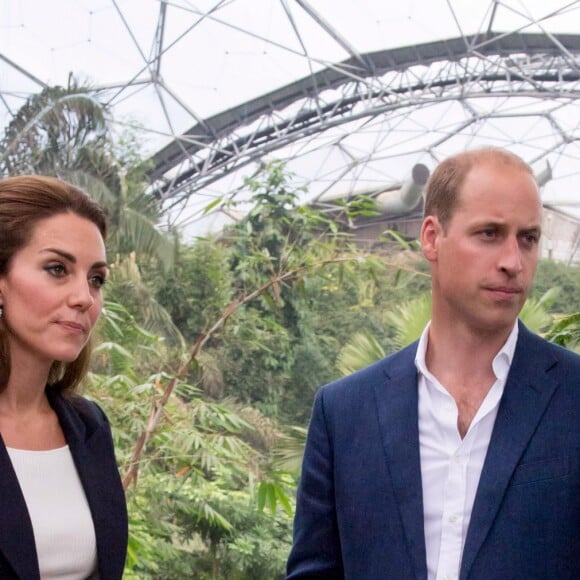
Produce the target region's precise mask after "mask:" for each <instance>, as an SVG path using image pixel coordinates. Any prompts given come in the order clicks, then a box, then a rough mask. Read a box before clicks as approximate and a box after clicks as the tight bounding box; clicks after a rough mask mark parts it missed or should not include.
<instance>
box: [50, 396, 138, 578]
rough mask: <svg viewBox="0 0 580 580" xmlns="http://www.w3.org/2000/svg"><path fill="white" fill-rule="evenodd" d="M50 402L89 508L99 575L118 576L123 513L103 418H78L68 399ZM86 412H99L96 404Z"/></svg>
mask: <svg viewBox="0 0 580 580" xmlns="http://www.w3.org/2000/svg"><path fill="white" fill-rule="evenodd" d="M51 404H52V405H53V408H54V409H55V411H56V413H57V415H58V418H59V421H60V423H61V426H62V428H63V431H64V433H65V436H66V439H67V442H68V444H69V448H70V450H71V454H72V456H73V460H74V462H75V466H76V468H77V471H78V474H79V477H80V479H81V482H82V485H83V488H84V491H85V495H86V497H87V501H88V504H89V508H90V510H91V515H92V518H93V525H94V527H95V535H96V539H97V551H98V560H99V574H100V578H101V579H102V580H109V579H112V578H121V574H122V570H123V565H124V562H125V547H126V541H127V538H126V534H127V516H126V503H125V496H124V493H123V491H122V487H121V483H120V480H119V473H118V470H117V466H116V464H115V459H114V451H113V446H112V441H111V435H110V431H109V429H108V427H107V424H106V423H105V422H104V418H103V419H102V420H101V418H99V420H100V423H97V421H94V422H92V421H91V420H90V414H89V416H88V417H84V420H83V419H81V417H80V415H79V413H78V411H77V410H76V409H75V407H74V403H72V402H71V401H66V400H63V399H62V398H61V397H54V398H52V401H51ZM85 404H88V403H86V402H85ZM90 412H91V413H99V411H98V410H97V409H96V407H95V408H91V411H90Z"/></svg>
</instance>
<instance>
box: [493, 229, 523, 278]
mask: <svg viewBox="0 0 580 580" xmlns="http://www.w3.org/2000/svg"><path fill="white" fill-rule="evenodd" d="M522 264H523V263H522V250H521V248H520V243H519V240H518V238H517V237H516V236H508V237H507V238H506V240H505V243H504V244H503V245H502V248H501V254H500V256H499V269H500V270H503V271H504V272H506V273H507V274H509V275H511V276H514V275H515V274H519V273H520V272H521V271H522V269H523V265H522Z"/></svg>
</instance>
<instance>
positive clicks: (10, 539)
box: [0, 176, 127, 580]
mask: <svg viewBox="0 0 580 580" xmlns="http://www.w3.org/2000/svg"><path fill="white" fill-rule="evenodd" d="M106 229H107V226H106V219H105V215H104V213H103V211H102V210H101V208H100V207H99V206H98V205H96V204H95V203H94V202H93V201H91V200H90V199H89V197H88V196H87V195H86V194H85V193H84V192H82V191H80V190H79V189H77V188H75V187H73V186H72V185H70V184H68V183H65V182H63V181H60V180H58V179H53V178H49V177H36V176H22V177H12V178H8V179H4V180H0V435H1V440H0V578H2V579H3V580H5V579H16V578H18V579H21V580H33V579H39V578H42V579H43V580H44V579H46V578H51V579H52V578H54V579H57V578H58V579H59V580H77V579H86V578H100V580H115V579H118V578H121V576H122V572H123V565H124V560H125V553H126V547H127V512H126V506H125V497H124V493H123V489H122V485H121V480H120V477H119V472H118V470H117V467H116V464H115V457H114V452H113V441H112V438H111V430H110V427H109V423H108V421H107V418H106V417H105V415H104V414H103V412H102V411H101V409H100V408H99V407H98V406H97V405H96V404H95V403H92V402H90V401H88V400H86V399H84V398H82V397H80V396H79V395H78V394H76V393H75V390H76V388H77V386H78V385H79V383H80V382H81V380H82V379H83V377H84V376H85V373H86V370H87V365H88V362H89V358H90V345H89V338H90V335H91V331H92V329H93V328H94V325H95V323H96V322H97V319H98V318H99V315H100V313H101V310H102V307H103V296H102V286H103V284H104V282H105V279H106V276H107V265H106V257H105V245H104V239H105V236H106Z"/></svg>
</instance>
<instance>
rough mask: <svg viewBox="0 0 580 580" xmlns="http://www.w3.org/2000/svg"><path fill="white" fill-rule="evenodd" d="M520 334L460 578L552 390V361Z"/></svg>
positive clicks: (533, 341)
mask: <svg viewBox="0 0 580 580" xmlns="http://www.w3.org/2000/svg"><path fill="white" fill-rule="evenodd" d="M519 332H520V335H519V337H518V345H517V348H516V352H515V354H514V360H513V362H512V367H511V369H510V373H509V376H508V380H507V382H506V386H505V390H504V394H503V397H502V400H501V403H500V406H499V409H498V413H497V418H496V421H495V425H494V429H493V433H492V437H491V441H490V444H489V448H488V451H487V456H486V459H485V463H484V466H483V470H482V473H481V478H480V481H479V486H478V488H477V495H476V497H475V502H474V505H473V511H472V514H471V520H470V524H469V529H468V532H467V538H466V542H465V548H464V551H463V559H462V563H461V574H460V578H461V579H462V580H463V579H465V578H467V577H468V575H469V571H470V568H471V566H472V565H473V562H474V560H475V558H476V556H477V553H478V552H479V550H480V548H481V546H482V544H483V542H484V541H485V538H486V536H487V535H488V533H489V531H490V529H491V527H492V525H493V521H494V519H495V516H496V514H497V511H498V509H499V506H500V504H501V502H502V499H503V496H504V494H505V492H506V489H507V486H508V484H509V481H510V479H511V476H512V474H513V472H514V470H515V468H516V466H517V464H518V462H519V460H520V458H521V456H522V454H523V452H524V450H525V448H526V446H527V444H528V441H529V440H530V438H531V437H532V435H533V433H534V431H535V429H536V427H537V424H538V422H539V421H540V419H541V417H542V415H543V413H544V410H545V408H546V406H547V405H548V403H549V401H550V399H551V398H552V395H553V394H554V391H555V390H556V387H557V383H556V382H555V381H554V380H552V379H551V378H550V377H549V376H548V375H547V373H546V371H547V370H548V369H549V368H550V367H551V366H553V364H554V360H553V359H551V358H550V357H547V356H546V352H545V350H544V349H542V346H541V342H540V341H539V339H537V338H535V337H533V336H532V335H531V333H530V332H529V331H527V330H526V329H525V327H524V326H523V325H521V324H520V329H519Z"/></svg>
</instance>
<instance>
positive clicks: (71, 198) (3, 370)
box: [0, 175, 107, 392]
mask: <svg viewBox="0 0 580 580" xmlns="http://www.w3.org/2000/svg"><path fill="white" fill-rule="evenodd" d="M65 213H73V214H76V215H78V216H79V217H82V218H85V219H87V220H89V221H91V222H92V223H94V224H95V225H96V226H97V228H98V229H99V231H100V232H101V235H102V236H103V240H104V239H106V236H107V217H106V214H105V212H104V210H103V209H102V208H101V207H100V206H99V205H98V204H97V203H96V202H95V201H93V200H92V199H91V198H90V197H89V196H88V195H87V193H86V192H84V191H83V190H81V189H79V188H77V187H75V186H74V185H71V184H70V183H67V182H66V181H62V180H60V179H56V178H54V177H44V176H37V175H22V176H18V177H8V178H6V179H1V180H0V277H2V276H5V275H6V274H7V273H8V271H9V270H10V266H11V262H12V258H13V256H14V255H15V254H16V253H17V252H18V251H19V250H21V249H22V248H24V247H25V246H26V245H27V244H28V243H29V242H30V240H31V239H32V235H33V232H34V228H35V226H36V225H37V223H38V222H39V221H41V220H43V219H47V218H50V217H53V216H55V215H59V214H65ZM90 357H91V344H90V341H89V342H88V343H87V344H86V345H85V347H84V348H83V350H82V351H81V353H80V354H79V356H78V357H77V358H76V359H75V360H74V361H72V362H70V363H64V362H61V361H55V362H54V363H53V365H52V367H51V369H50V373H49V376H48V387H49V388H51V389H53V390H56V391H59V392H72V391H74V389H75V388H76V387H77V386H78V384H79V383H80V382H81V380H82V379H83V378H84V376H85V375H86V373H87V370H88V365H89V360H90ZM10 368H11V365H10V354H9V348H8V336H7V329H6V327H5V325H4V323H3V322H2V321H1V320H0V391H1V390H2V389H4V388H5V387H6V385H7V383H8V378H9V377H10Z"/></svg>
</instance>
